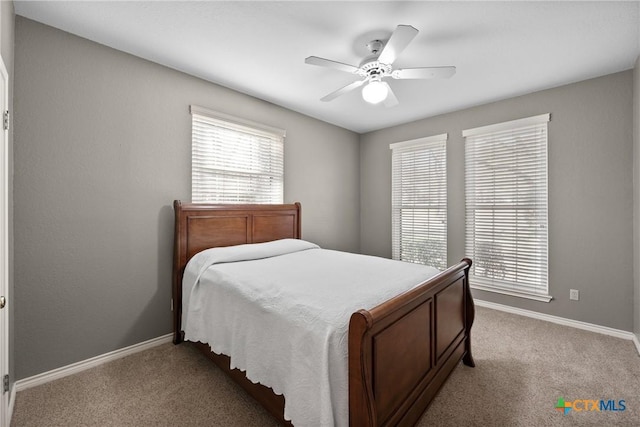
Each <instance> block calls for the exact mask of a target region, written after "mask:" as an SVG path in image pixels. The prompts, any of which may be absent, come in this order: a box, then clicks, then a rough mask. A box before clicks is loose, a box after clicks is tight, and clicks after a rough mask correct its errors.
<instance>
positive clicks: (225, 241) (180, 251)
mask: <svg viewBox="0 0 640 427" xmlns="http://www.w3.org/2000/svg"><path fill="white" fill-rule="evenodd" d="M173 208H174V211H175V236H174V249H173V327H174V331H173V333H174V335H173V342H174V343H175V344H178V343H179V342H181V341H182V332H181V324H180V323H181V320H182V275H183V273H184V268H185V266H186V265H187V262H188V261H189V260H190V259H191V257H193V256H194V255H195V254H197V253H198V252H200V251H203V250H205V249H209V248H216V247H221V246H232V245H242V244H245V243H262V242H269V241H272V240H278V239H286V238H293V239H299V238H300V224H301V218H300V209H301V207H300V203H294V204H286V205H228V204H225V205H219V204H216V205H213V204H204V203H202V204H199V203H182V202H181V201H179V200H175V201H174V202H173Z"/></svg>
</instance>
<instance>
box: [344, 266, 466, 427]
mask: <svg viewBox="0 0 640 427" xmlns="http://www.w3.org/2000/svg"><path fill="white" fill-rule="evenodd" d="M470 266H471V260H469V259H467V258H465V259H463V260H462V261H461V262H460V263H459V264H457V265H455V266H453V267H451V268H449V269H447V270H446V271H444V272H442V273H441V274H439V275H438V276H436V277H434V278H433V279H431V280H429V281H427V282H425V283H424V284H422V285H421V286H419V287H417V288H415V289H413V290H412V291H410V292H407V293H405V294H402V295H399V296H397V297H395V298H393V299H391V300H389V301H387V302H385V303H383V304H381V305H379V306H377V307H375V308H374V309H372V310H360V311H358V312H356V313H354V314H353V315H352V316H351V321H350V324H349V408H350V411H349V422H350V425H351V426H412V425H414V424H415V423H416V422H417V421H418V419H419V418H420V416H421V415H422V413H423V412H424V411H425V409H426V408H427V406H429V403H431V401H432V400H433V398H434V397H435V395H436V393H437V392H438V390H439V389H440V387H441V386H442V384H444V382H445V380H446V379H447V377H448V376H449V374H450V373H451V372H452V371H453V369H454V368H455V367H456V365H457V364H458V362H459V361H460V359H463V361H464V363H465V364H466V365H469V366H474V362H473V358H472V356H471V346H470V330H471V325H472V323H473V318H474V305H473V300H472V298H471V293H470V290H469V281H468V272H469V267H470Z"/></svg>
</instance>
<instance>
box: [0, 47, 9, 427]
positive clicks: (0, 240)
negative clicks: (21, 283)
mask: <svg viewBox="0 0 640 427" xmlns="http://www.w3.org/2000/svg"><path fill="white" fill-rule="evenodd" d="M0 80H1V81H0V135H1V136H0V384H1V385H0V387H1V390H2V395H1V396H2V398H1V399H0V426H8V425H9V415H10V414H9V393H8V391H5V390H6V387H5V386H4V382H5V378H7V379H8V374H9V314H8V313H9V310H8V305H9V304H10V303H9V261H8V259H9V258H8V256H9V244H8V242H9V234H8V233H9V222H8V218H7V216H8V211H9V203H8V200H9V199H8V189H9V178H8V157H9V154H8V145H9V132H8V127H9V126H8V116H6V117H7V118H6V120H7V123H6V125H5V112H6V111H7V110H8V105H9V76H8V74H7V69H6V67H5V66H4V62H3V61H2V58H1V57H0Z"/></svg>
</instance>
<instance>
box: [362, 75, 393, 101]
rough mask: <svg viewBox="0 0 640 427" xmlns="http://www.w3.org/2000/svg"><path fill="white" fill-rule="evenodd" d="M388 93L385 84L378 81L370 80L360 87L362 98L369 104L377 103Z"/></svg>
mask: <svg viewBox="0 0 640 427" xmlns="http://www.w3.org/2000/svg"><path fill="white" fill-rule="evenodd" d="M388 94H389V90H388V88H387V85H385V84H384V83H382V82H379V81H372V82H370V83H369V84H368V85H366V86H365V87H363V88H362V98H363V99H364V100H365V101H367V102H368V103H370V104H379V103H380V102H382V101H384V100H385V99H386V98H387V95H388Z"/></svg>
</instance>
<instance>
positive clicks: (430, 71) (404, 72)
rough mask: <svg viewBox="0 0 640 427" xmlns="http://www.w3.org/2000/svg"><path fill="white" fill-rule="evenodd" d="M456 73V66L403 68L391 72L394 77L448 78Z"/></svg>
mask: <svg viewBox="0 0 640 427" xmlns="http://www.w3.org/2000/svg"><path fill="white" fill-rule="evenodd" d="M455 73H456V67H424V68H403V69H400V70H395V71H394V72H392V73H391V77H393V78H394V79H446V78H449V77H451V76H453V75H454V74H455Z"/></svg>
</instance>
